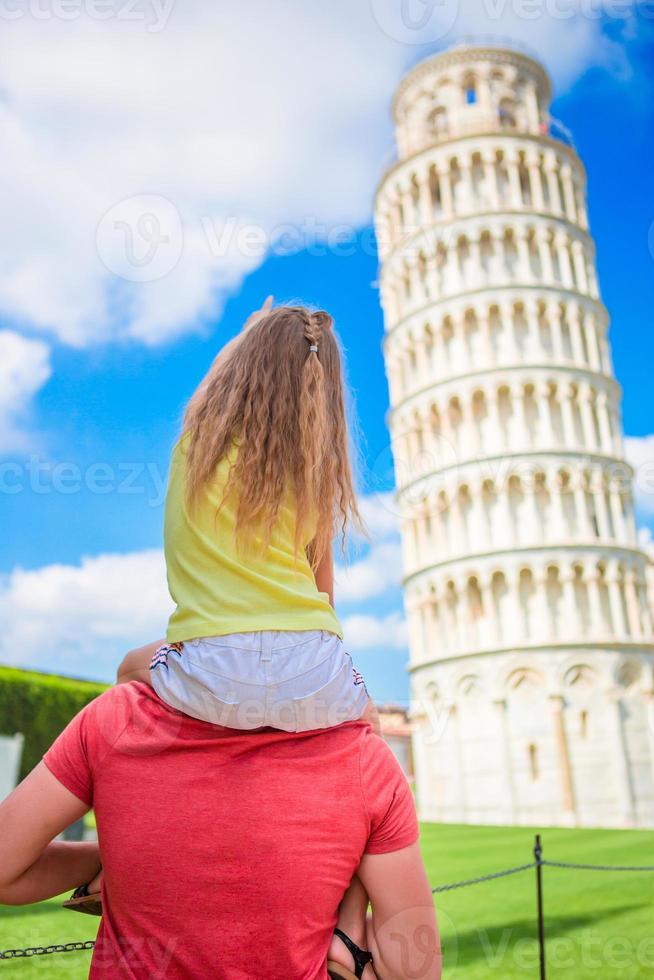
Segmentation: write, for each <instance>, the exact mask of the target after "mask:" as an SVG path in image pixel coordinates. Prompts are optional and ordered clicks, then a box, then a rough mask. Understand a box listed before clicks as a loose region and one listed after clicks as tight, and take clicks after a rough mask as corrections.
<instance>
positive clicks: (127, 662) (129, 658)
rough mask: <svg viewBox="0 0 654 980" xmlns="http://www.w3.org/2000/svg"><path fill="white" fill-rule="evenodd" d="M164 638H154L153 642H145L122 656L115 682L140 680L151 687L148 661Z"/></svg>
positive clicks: (123, 682)
mask: <svg viewBox="0 0 654 980" xmlns="http://www.w3.org/2000/svg"><path fill="white" fill-rule="evenodd" d="M165 642H166V641H165V640H156V641H155V642H154V643H146V645H145V646H144V647H138V648H137V649H136V650H130V651H129V653H128V654H126V655H125V657H123V661H122V663H121V665H120V667H119V668H118V677H117V679H116V683H117V684H126V683H127V682H128V681H141V683H142V684H149V685H150V687H152V679H151V677H150V662H151V660H152V658H153V657H154V655H155V653H156V652H157V650H158V649H159V647H160V646H162V644H164V643H165Z"/></svg>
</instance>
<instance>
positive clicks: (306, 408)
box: [118, 297, 378, 978]
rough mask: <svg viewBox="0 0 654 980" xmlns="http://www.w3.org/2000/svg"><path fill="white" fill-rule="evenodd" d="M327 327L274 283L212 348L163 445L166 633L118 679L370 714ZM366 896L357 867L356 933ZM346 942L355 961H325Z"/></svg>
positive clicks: (333, 347)
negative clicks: (343, 589) (340, 613)
mask: <svg viewBox="0 0 654 980" xmlns="http://www.w3.org/2000/svg"><path fill="white" fill-rule="evenodd" d="M332 327H333V324H332V319H331V317H330V316H329V315H328V314H327V313H324V312H310V311H309V310H308V309H306V308H304V307H301V306H281V307H277V308H275V309H272V297H270V298H269V299H268V300H267V301H266V303H265V304H264V307H263V308H262V309H261V310H260V311H258V312H257V313H256V314H253V315H252V317H250V319H249V320H248V322H247V323H246V325H245V328H244V330H243V331H242V332H241V334H240V335H239V336H238V337H237V338H236V339H235V340H234V341H232V342H231V343H230V344H228V345H227V347H225V348H224V349H223V350H222V351H221V353H220V354H219V355H218V357H217V359H216V361H215V362H214V364H213V366H212V368H211V370H210V371H209V374H208V375H207V377H206V378H205V380H204V381H203V382H202V384H201V385H200V387H199V388H198V390H197V392H196V393H195V395H194V396H193V398H192V400H191V402H190V404H189V406H188V409H187V412H186V416H185V419H184V426H183V432H182V436H181V439H180V440H179V442H178V443H177V445H176V447H175V449H174V451H173V456H172V463H171V469H170V478H169V486H168V494H167V499H166V513H165V525H164V544H165V556H166V566H167V574H168V584H169V588H170V592H171V595H172V597H173V600H174V602H175V603H176V609H175V611H174V612H173V614H172V616H171V618H170V621H169V624H168V632H167V636H166V641H165V642H164V643H161V641H160V642H158V643H153V644H149V645H148V646H145V647H142V648H140V649H139V650H133V651H131V652H130V653H129V654H128V655H127V656H126V657H125V659H124V661H123V663H122V664H121V667H120V670H119V677H118V679H119V681H121V682H122V681H130V680H139V681H144V682H146V683H150V684H152V686H153V687H154V689H155V691H156V692H157V694H158V695H159V696H160V697H161V698H162V699H163V700H164V701H165V702H167V703H168V704H169V705H171V706H172V707H174V708H176V709H178V710H180V711H183V712H185V713H186V714H189V715H192V716H193V717H195V718H199V719H201V720H204V721H207V722H210V723H213V724H219V725H224V726H227V727H229V728H237V729H256V728H263V727H266V726H272V727H274V728H278V729H284V730H287V731H309V730H312V729H319V728H325V727H329V726H332V725H337V724H340V723H342V722H346V721H350V720H355V719H360V718H367V719H368V720H370V721H371V722H372V723H373V724H374V725H375V727H376V730H378V728H377V725H378V722H377V720H376V712H375V710H374V707H373V705H372V703H371V701H370V699H369V697H368V694H367V691H366V687H365V684H364V682H363V678H362V677H361V675H360V674H359V673H358V672H357V671H356V670H355V669H354V667H353V664H352V660H351V658H350V656H349V654H348V652H347V650H346V648H345V646H344V644H343V633H342V628H341V624H340V623H339V621H338V618H337V616H336V614H335V612H334V608H333V559H332V540H333V538H334V535H335V533H336V532H337V531H338V532H340V534H341V536H342V537H343V536H344V535H345V531H346V528H347V526H348V523H349V522H350V521H352V522H353V523H354V524H355V525H358V526H359V527H361V521H360V517H359V513H358V510H357V503H356V497H355V493H354V490H353V486H352V476H351V471H350V463H349V460H348V446H347V442H348V438H347V428H346V422H345V408H344V391H343V380H342V371H341V358H340V352H339V348H338V344H337V341H336V337H335V336H334V332H333V329H332ZM366 906H367V896H366V895H365V892H364V891H363V888H362V886H361V884H360V883H359V882H358V880H357V879H355V880H354V882H353V884H352V886H351V888H350V891H349V892H348V895H347V896H346V898H345V899H344V902H343V906H342V908H341V919H340V921H339V925H343V926H348V927H353V925H354V923H355V922H358V923H359V924H360V928H357V930H356V936H357V939H361V937H362V936H363V935H364V933H363V924H364V920H365V910H366ZM336 935H337V936H338V939H335V940H334V943H333V944H332V949H331V950H330V963H329V969H330V971H331V975H332V976H341V977H348V976H357V977H360V976H364V977H366V978H367V977H372V976H373V973H372V969H371V967H370V966H366V964H367V963H369V959H370V957H369V954H367V953H365V952H364V951H362V950H360V949H359V947H358V946H357V945H356V944H354V943H353V942H352V941H351V939H350V938H349V936H348V935H347V934H346V933H345V932H343V931H341V930H340V929H339V930H337V931H336ZM339 944H340V950H339ZM334 945H335V947H336V948H334ZM346 949H347V951H346ZM339 951H340V954H341V955H339ZM348 951H349V953H348ZM350 954H351V956H352V959H351V960H349V962H350V963H351V962H352V960H353V961H354V974H353V973H352V972H351V971H349V969H348V968H345V967H344V966H342V965H341V966H338V965H337V964H336V963H335V962H333V956H336V957H337V958H338V959H339V960H341V961H343V962H344V963H348V955H350ZM364 970H365V973H364Z"/></svg>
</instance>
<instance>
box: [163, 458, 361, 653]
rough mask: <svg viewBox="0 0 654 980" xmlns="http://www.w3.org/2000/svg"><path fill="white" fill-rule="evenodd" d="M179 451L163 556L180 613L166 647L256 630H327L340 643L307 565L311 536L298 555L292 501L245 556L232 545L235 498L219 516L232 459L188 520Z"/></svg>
mask: <svg viewBox="0 0 654 980" xmlns="http://www.w3.org/2000/svg"><path fill="white" fill-rule="evenodd" d="M184 447H185V440H184V439H182V440H181V441H180V442H178V444H177V445H176V446H175V449H174V450H173V454H172V460H171V468H170V477H169V482H168V493H167V497H166V515H165V522H164V550H165V555H166V569H167V575H168V588H169V590H170V594H171V596H172V598H173V601H174V602H175V604H176V607H177V608H176V609H175V611H174V613H173V614H172V616H171V617H170V620H169V623H168V631H167V634H166V636H167V639H168V641H169V642H170V643H173V642H181V641H183V640H191V639H193V638H195V637H202V636H225V635H226V634H227V633H249V632H258V631H260V630H328V631H329V632H331V633H336V634H337V635H338V636H340V637H341V639H342V638H343V632H342V629H341V625H340V623H339V621H338V617H337V616H336V614H335V612H334V610H333V609H332V607H331V605H330V604H329V596H328V595H327V594H326V593H325V592H319V591H318V588H317V586H316V580H315V577H314V574H313V571H312V569H311V565H310V564H309V561H308V559H307V557H306V553H305V547H306V546H307V545H308V544H309V542H310V540H311V537H312V536H313V535H311V537H307V540H306V541H304V542H302V547H301V548H300V550H299V552H298V554H297V556H296V555H295V548H294V544H295V508H294V505H293V497H292V494H291V493H289V494H288V495H287V498H286V499H285V500H284V501H282V505H281V507H280V510H279V515H278V519H277V522H276V525H275V527H274V528H273V533H272V537H271V540H270V544H269V545H268V547H267V548H266V550H265V551H263V552H261V551H255V550H254V549H249V550H248V551H246V552H245V553H243V552H242V550H239V549H238V547H237V544H236V541H235V539H234V525H235V521H236V504H237V498H236V494H235V493H231V494H230V497H229V498H228V499H227V500H226V501H225V502H224V503H223V505H222V507H221V508H220V510H218V507H219V504H220V501H221V500H222V492H223V488H224V486H225V482H226V479H227V475H228V472H229V465H230V457H226V458H225V459H223V460H221V462H220V463H219V464H218V467H217V469H216V479H215V481H214V483H212V484H211V485H210V486H209V487H208V488H207V490H206V491H205V492H204V498H203V499H202V500H200V501H199V502H198V504H197V507H196V508H195V509H194V512H193V516H192V517H191V516H190V515H189V513H188V510H187V508H186V500H185V448H184ZM235 451H236V450H234V452H235ZM231 458H233V457H231ZM310 530H311V529H310V528H309V529H307V534H308V533H309V531H310Z"/></svg>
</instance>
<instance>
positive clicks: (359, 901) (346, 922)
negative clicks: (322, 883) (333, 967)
mask: <svg viewBox="0 0 654 980" xmlns="http://www.w3.org/2000/svg"><path fill="white" fill-rule="evenodd" d="M367 914H368V893H367V892H366V890H365V888H364V887H363V885H362V884H361V881H360V880H359V878H358V877H357V875H355V876H354V878H353V879H352V881H351V882H350V887H349V888H348V890H347V891H346V892H345V895H344V896H343V901H342V902H341V904H340V906H339V909H338V923H337V927H338V928H339V929H340V930H341V931H342V932H344V933H345V935H346V936H349V937H350V939H351V940H352V942H354V943H356V944H357V946H359V947H360V948H361V949H368V935H367V922H366V917H367ZM327 959H328V960H332V961H333V962H334V963H340V964H341V966H345V967H347V969H348V970H353V967H354V960H353V959H352V954H351V953H350V952H349V950H348V949H347V948H346V946H345V945H344V943H343V941H342V940H341V939H339V938H338V936H334V937H333V939H332V941H331V944H330V947H329V952H328V954H327ZM375 976H376V975H375V971H374V969H373V967H372V964H370V963H369V964H368V965H367V966H366V967H365V969H364V971H363V976H362V980H375Z"/></svg>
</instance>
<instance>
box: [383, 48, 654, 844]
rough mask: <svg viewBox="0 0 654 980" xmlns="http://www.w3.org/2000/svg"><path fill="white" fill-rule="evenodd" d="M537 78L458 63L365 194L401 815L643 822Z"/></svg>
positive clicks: (618, 608) (628, 530)
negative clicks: (404, 808)
mask: <svg viewBox="0 0 654 980" xmlns="http://www.w3.org/2000/svg"><path fill="white" fill-rule="evenodd" d="M550 98H551V87H550V82H549V79H548V77H547V75H546V73H545V71H544V70H543V68H542V67H541V65H540V64H539V63H538V62H536V61H534V60H532V59H531V58H529V57H526V56H525V55H524V54H521V53H518V52H516V51H513V50H508V49H503V48H493V47H469V46H468V47H457V48H454V49H452V50H450V51H448V52H445V53H444V54H439V55H437V56H435V57H433V58H430V59H428V60H427V61H425V62H423V63H422V64H419V65H418V66H417V67H416V68H414V69H413V70H412V71H411V72H410V73H409V74H408V75H407V77H405V78H404V80H403V81H402V82H401V84H400V86H399V89H398V91H397V93H396V97H395V100H394V106H393V111H394V118H395V124H396V131H397V144H398V159H397V162H396V163H395V164H394V165H393V166H392V167H391V168H390V170H389V171H388V172H387V173H386V174H385V176H384V177H383V180H382V182H381V185H380V188H379V190H378V194H377V200H376V222H377V233H378V239H379V248H380V258H381V262H382V268H381V280H380V281H381V293H382V302H383V306H384V312H385V324H386V328H385V341H384V344H385V359H386V365H387V373H388V378H389V386H390V395H391V412H390V428H391V437H392V445H393V455H394V463H395V471H396V484H397V500H398V507H399V511H400V514H401V520H402V540H403V551H404V573H405V577H404V593H405V605H406V610H407V618H408V624H409V638H410V639H409V644H410V672H411V684H412V705H413V707H412V715H413V722H414V725H413V728H414V759H415V767H416V779H417V789H418V797H419V807H420V811H421V815H422V817H423V818H424V819H427V820H442V821H453V822H480V823H507V824H513V823H537V824H543V823H550V824H568V825H574V824H578V825H582V826H589V825H604V826H651V825H653V824H654V688H653V679H654V669H653V668H654V636H653V633H652V619H651V612H650V607H649V603H648V600H647V585H646V558H645V556H644V555H643V553H642V552H641V551H640V550H639V548H638V544H637V537H636V527H635V521H634V511H633V498H632V486H631V483H632V472H631V470H630V468H629V466H628V465H627V464H626V462H625V459H624V451H623V437H622V431H621V418H620V388H619V386H618V384H617V382H616V380H615V378H614V375H613V369H612V364H611V354H610V349H609V343H608V340H607V328H608V315H607V311H606V309H605V307H604V306H603V305H602V302H601V299H600V295H599V290H598V283H597V277H596V272H595V248H594V243H593V239H592V238H591V236H590V234H589V230H588V221H587V216H586V194H585V172H584V168H583V165H582V163H581V161H580V159H579V157H578V156H577V154H576V152H575V150H574V147H573V145H572V141H571V139H570V138H569V136H568V134H567V131H566V130H565V129H564V128H563V127H561V126H560V125H558V124H557V123H556V122H555V120H553V119H552V117H551V116H550V114H549V103H550Z"/></svg>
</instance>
